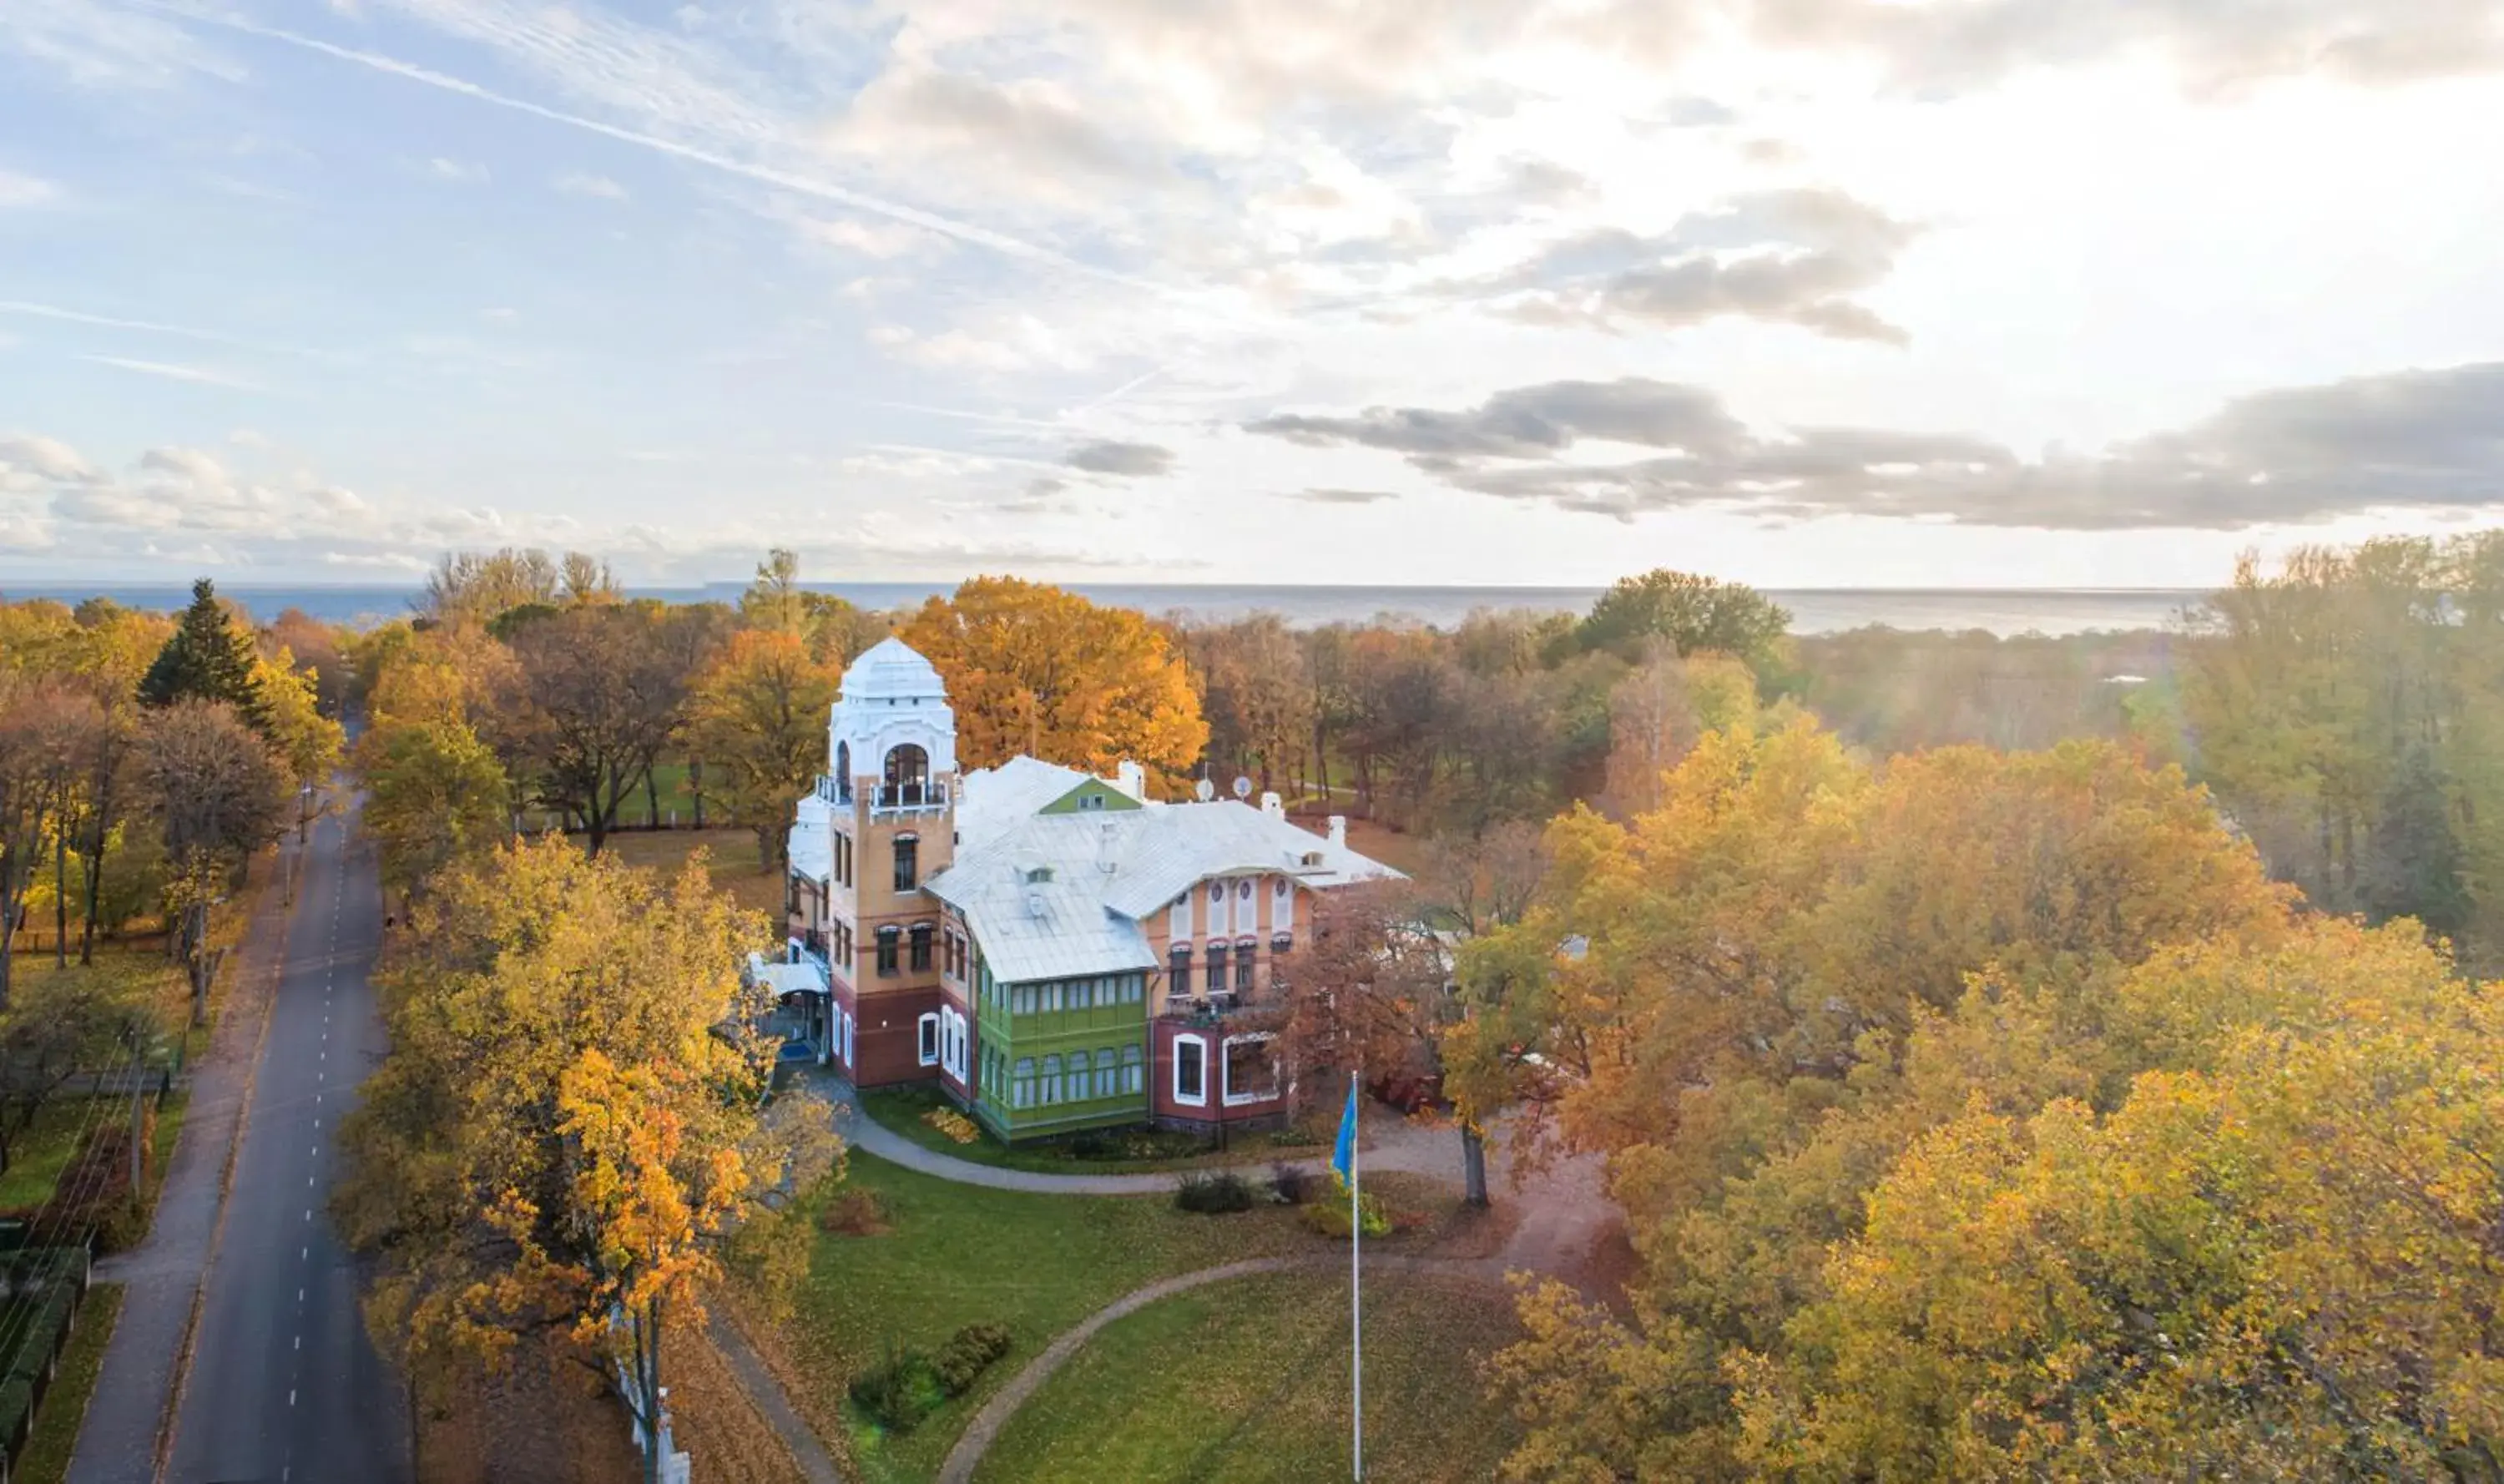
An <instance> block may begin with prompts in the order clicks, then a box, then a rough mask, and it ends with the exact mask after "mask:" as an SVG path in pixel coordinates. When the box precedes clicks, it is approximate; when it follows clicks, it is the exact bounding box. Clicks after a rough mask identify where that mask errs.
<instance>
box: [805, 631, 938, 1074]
mask: <svg viewBox="0 0 2504 1484" xmlns="http://www.w3.org/2000/svg"><path fill="white" fill-rule="evenodd" d="M826 736H827V743H826V745H827V760H828V764H829V766H828V768H827V777H826V780H825V783H824V784H823V785H821V797H822V796H823V794H824V792H825V791H827V790H831V792H832V795H833V796H832V797H831V798H825V800H824V802H825V804H826V805H827V806H828V808H827V815H828V818H827V823H828V827H829V833H830V835H831V837H832V841H831V843H832V846H833V854H834V860H833V871H832V873H831V881H830V888H831V889H830V893H829V901H828V913H827V915H828V917H829V919H830V922H829V925H830V926H831V927H833V928H835V929H836V931H835V932H834V933H833V934H832V935H831V937H832V939H833V942H832V943H831V944H830V949H831V951H830V953H829V955H828V956H829V959H830V961H831V964H832V967H833V970H834V979H835V984H834V986H833V987H834V993H835V999H836V1003H837V1008H838V1009H840V1010H841V1011H842V1012H843V1016H844V1018H843V1021H842V1022H841V1023H840V1024H839V1025H838V1026H837V1027H836V1036H835V1043H836V1044H835V1046H834V1048H833V1049H834V1051H835V1052H836V1054H837V1056H838V1057H839V1058H840V1059H841V1060H842V1061H843V1062H844V1063H845V1064H846V1065H847V1066H848V1067H849V1068H850V1069H851V1070H852V1076H853V1078H854V1079H855V1080H856V1081H857V1082H858V1083H859V1084H860V1085H862V1086H865V1087H876V1086H879V1085H881V1084H886V1083H895V1082H907V1081H913V1080H917V1079H922V1078H927V1077H929V1076H931V1075H932V1068H933V1066H934V1065H935V1064H936V1060H935V1047H931V1046H925V1045H923V1044H922V1043H923V1042H925V1041H928V1040H930V1039H931V1033H930V1031H929V1029H928V1028H927V1025H926V1023H925V1022H929V1021H931V1020H932V1019H933V1018H935V1016H936V1014H937V1010H938V1003H939V931H940V927H939V919H940V904H939V902H938V901H937V899H935V898H933V897H931V896H930V895H928V894H927V893H925V892H924V891H922V882H923V881H925V880H928V879H929V878H930V877H931V876H932V875H934V874H935V873H937V872H939V871H942V870H945V869H946V868H947V866H948V864H949V862H950V860H951V859H952V858H953V857H954V854H955V846H956V782H957V777H956V713H955V712H954V711H953V710H951V709H950V708H949V707H948V688H947V686H946V684H945V683H944V682H942V681H941V680H940V678H939V672H937V671H936V670H933V669H931V667H930V662H929V661H928V660H925V659H923V658H922V656H921V655H919V654H917V653H915V652H914V651H913V650H912V649H911V648H909V647H907V646H906V645H905V644H904V642H903V641H902V640H900V639H896V638H884V639H881V640H879V641H878V642H877V643H876V644H873V645H871V646H870V647H869V649H867V650H866V651H864V652H863V653H862V655H861V656H860V658H858V659H856V660H854V661H852V668H851V669H849V670H846V671H845V672H844V682H843V690H842V693H841V696H840V697H839V699H838V700H837V701H836V702H835V706H834V710H833V713H832V716H831V718H830V720H829V721H828V724H827V729H826Z"/></svg>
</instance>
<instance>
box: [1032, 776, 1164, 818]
mask: <svg viewBox="0 0 2504 1484" xmlns="http://www.w3.org/2000/svg"><path fill="white" fill-rule="evenodd" d="M1137 808H1139V801H1138V800H1136V799H1133V798H1131V797H1130V795H1129V794H1126V793H1124V792H1122V790H1121V789H1120V788H1119V787H1117V786H1115V785H1114V784H1112V783H1108V782H1106V781H1105V780H1104V779H1102V778H1089V779H1088V780H1087V781H1086V782H1084V783H1081V784H1079V785H1078V786H1077V787H1076V788H1073V789H1071V790H1070V791H1069V792H1067V793H1065V794H1062V795H1061V797H1060V798H1058V799H1055V800H1053V801H1052V802H1051V803H1050V804H1047V805H1045V806H1044V807H1043V808H1041V809H1039V810H1036V811H1035V812H1036V813H1038V814H1093V813H1101V812H1105V811H1114V810H1125V809H1137Z"/></svg>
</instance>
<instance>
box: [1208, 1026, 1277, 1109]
mask: <svg viewBox="0 0 2504 1484" xmlns="http://www.w3.org/2000/svg"><path fill="white" fill-rule="evenodd" d="M1270 1039H1271V1035H1270V1033H1269V1031H1266V1030H1265V1031H1259V1032H1256V1033H1254V1034H1252V1035H1248V1036H1229V1037H1227V1038H1226V1039H1225V1040H1224V1041H1222V1042H1220V1043H1219V1044H1218V1049H1217V1080H1218V1092H1219V1094H1220V1096H1221V1097H1222V1098H1223V1099H1224V1102H1225V1106H1227V1107H1229V1108H1240V1107H1242V1106H1244V1105H1245V1104H1247V1103H1269V1102H1275V1101H1277V1099H1278V1097H1279V1094H1280V1093H1281V1092H1283V1091H1284V1090H1285V1088H1284V1087H1283V1085H1282V1083H1281V1081H1280V1079H1279V1077H1278V1068H1277V1065H1276V1063H1274V1062H1273V1063H1271V1064H1270V1067H1269V1079H1270V1081H1269V1091H1267V1092H1237V1091H1235V1078H1234V1075H1233V1069H1234V1065H1235V1062H1234V1058H1233V1057H1232V1056H1230V1055H1228V1054H1227V1053H1230V1052H1232V1051H1233V1050H1234V1049H1235V1047H1236V1046H1238V1045H1240V1046H1253V1045H1258V1044H1259V1043H1261V1042H1265V1041H1268V1040H1270Z"/></svg>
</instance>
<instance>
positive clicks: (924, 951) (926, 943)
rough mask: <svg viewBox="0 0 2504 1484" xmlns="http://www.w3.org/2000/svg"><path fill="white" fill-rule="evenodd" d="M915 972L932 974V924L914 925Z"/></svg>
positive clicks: (921, 923) (919, 923) (917, 923)
mask: <svg viewBox="0 0 2504 1484" xmlns="http://www.w3.org/2000/svg"><path fill="white" fill-rule="evenodd" d="M913 972H914V973H916V974H927V973H929V972H930V924H929V923H927V922H916V923H915V924H913Z"/></svg>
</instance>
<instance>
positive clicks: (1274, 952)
mask: <svg viewBox="0 0 2504 1484" xmlns="http://www.w3.org/2000/svg"><path fill="white" fill-rule="evenodd" d="M1295 950H1296V935H1295V934H1293V933H1273V934H1271V935H1270V937H1269V956H1270V957H1272V958H1284V957H1286V956H1287V955H1288V954H1290V953H1292V952H1294V951H1295Z"/></svg>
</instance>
